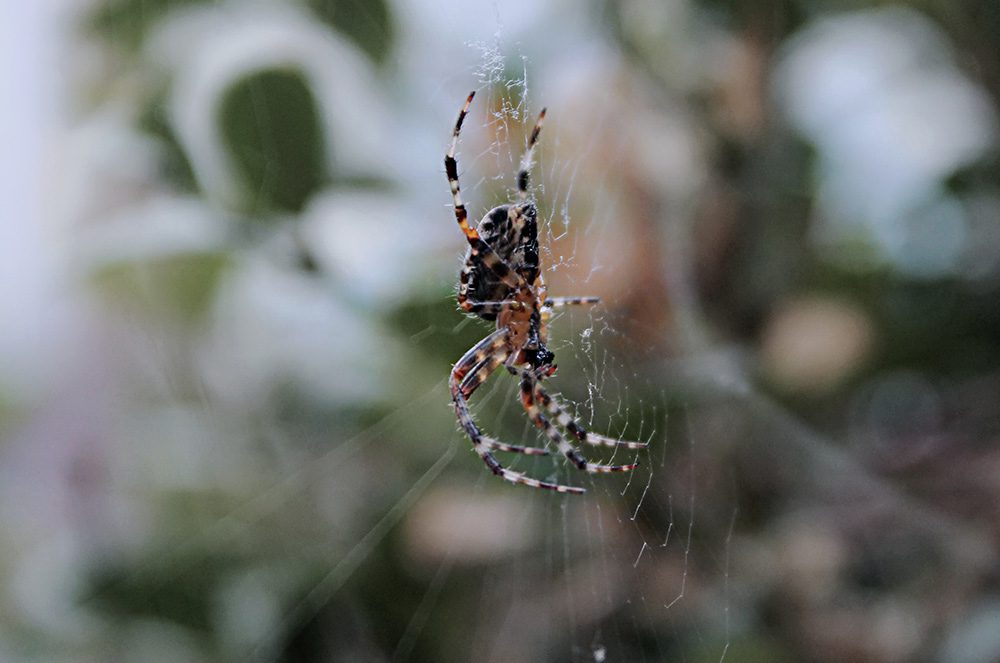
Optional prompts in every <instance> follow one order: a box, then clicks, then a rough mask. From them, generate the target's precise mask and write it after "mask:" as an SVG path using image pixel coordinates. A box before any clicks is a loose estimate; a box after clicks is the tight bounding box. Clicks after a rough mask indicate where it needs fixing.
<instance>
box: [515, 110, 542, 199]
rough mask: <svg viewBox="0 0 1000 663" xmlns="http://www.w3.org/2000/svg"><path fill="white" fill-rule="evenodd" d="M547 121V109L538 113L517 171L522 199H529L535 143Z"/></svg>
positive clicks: (518, 187)
mask: <svg viewBox="0 0 1000 663" xmlns="http://www.w3.org/2000/svg"><path fill="white" fill-rule="evenodd" d="M544 121H545V109H544V108H543V109H542V112H541V113H539V114H538V121H537V122H535V128H534V129H532V130H531V137H530V138H528V147H527V149H525V150H524V155H523V156H522V157H521V169H520V170H518V171H517V195H518V197H519V198H520V199H521V200H527V199H528V181H529V178H530V175H529V173H530V172H531V157H532V155H533V154H534V152H535V143H537V142H538V134H540V133H541V132H542V122H544Z"/></svg>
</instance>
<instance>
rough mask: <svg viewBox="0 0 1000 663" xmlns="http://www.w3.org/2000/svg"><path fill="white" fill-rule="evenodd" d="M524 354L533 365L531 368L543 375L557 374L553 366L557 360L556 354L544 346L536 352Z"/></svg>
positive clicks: (525, 352) (531, 351)
mask: <svg viewBox="0 0 1000 663" xmlns="http://www.w3.org/2000/svg"><path fill="white" fill-rule="evenodd" d="M524 354H525V356H526V358H527V360H528V363H529V364H531V367H532V368H534V369H536V370H537V371H538V372H540V373H541V374H542V375H546V376H551V375H552V374H553V373H555V372H556V367H555V366H554V365H553V364H552V360H553V359H555V358H556V355H555V353H554V352H552V351H551V350H549V349H548V348H546V347H545V346H542V347H540V348H537V349H534V350H527V349H526V350H525V351H524Z"/></svg>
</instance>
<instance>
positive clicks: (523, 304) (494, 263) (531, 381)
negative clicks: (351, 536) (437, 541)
mask: <svg viewBox="0 0 1000 663" xmlns="http://www.w3.org/2000/svg"><path fill="white" fill-rule="evenodd" d="M475 94H476V93H475V92H470V93H469V97H468V99H466V100H465V105H464V106H463V107H462V110H461V111H460V112H459V114H458V120H457V121H456V122H455V128H454V130H452V134H451V146H450V147H449V148H448V152H447V154H446V155H445V157H444V167H445V173H446V174H447V176H448V184H449V185H450V186H451V195H452V197H453V198H454V203H455V220H456V221H458V227H459V228H461V229H462V232H463V233H464V234H465V237H466V239H467V240H468V241H469V250H468V252H467V253H466V256H465V265H464V266H463V268H462V272H461V274H460V275H459V282H458V305H459V307H460V308H461V309H462V310H463V311H464V312H466V313H469V314H472V315H475V316H478V317H480V318H482V319H484V320H488V321H496V331H494V332H493V333H491V334H490V335H489V336H487V337H486V338H484V339H483V340H481V341H479V342H478V343H476V344H475V345H474V346H472V348H470V349H469V351H468V352H466V353H465V354H464V355H463V356H462V358H461V359H459V360H458V363H456V364H455V366H454V368H453V369H452V371H451V377H450V378H449V380H448V384H449V387H450V388H451V398H452V402H453V403H454V405H455V414H456V416H457V417H458V421H459V423H460V424H461V426H462V428H463V429H464V430H465V432H466V433H467V434H468V436H469V438H470V439H471V440H472V446H473V449H474V450H475V452H476V453H478V454H479V456H480V458H482V459H483V462H484V463H486V466H487V467H488V468H489V469H490V471H492V472H493V474H495V475H497V476H499V477H501V478H502V479H505V480H506V481H510V482H511V483H515V484H523V485H525V486H531V487H532V488H545V489H548V490H554V491H557V492H560V493H573V494H581V493H584V492H586V491H585V489H583V488H579V487H576V486H566V485H562V484H558V483H550V482H548V481H541V480H539V479H534V478H532V477H529V476H526V475H525V474H523V473H521V472H514V471H512V470H509V469H507V468H505V467H504V466H503V465H501V464H500V461H498V460H497V459H496V456H494V454H493V452H494V451H511V452H515V453H521V454H526V455H530V456H546V455H548V454H549V451H548V450H547V449H545V448H540V447H530V446H520V445H515V444H507V443H505V442H501V441H500V440H497V439H494V438H492V437H488V436H486V435H484V434H483V433H482V431H480V429H479V426H478V425H477V424H476V422H475V420H474V419H473V418H472V415H471V414H470V412H469V405H468V400H469V398H470V397H471V396H472V394H473V392H475V391H476V389H477V388H478V387H479V386H480V385H481V384H483V383H484V382H485V381H486V379H487V378H488V377H489V376H490V375H491V374H492V373H493V372H494V371H495V370H496V369H498V368H500V366H504V367H506V369H507V370H508V371H509V372H510V373H511V374H512V375H515V376H518V377H519V379H520V397H521V405H523V406H524V409H525V411H526V412H527V414H528V418H529V419H531V421H532V422H533V423H534V424H535V425H536V426H537V427H538V428H540V429H542V431H543V432H544V433H545V435H546V437H547V438H548V440H549V442H551V443H552V444H553V445H554V446H555V447H556V448H557V449H558V450H559V451H560V452H561V453H562V454H564V455H565V456H566V457H567V458H568V459H569V460H570V462H571V463H572V464H573V465H575V466H576V467H577V468H578V469H580V470H583V471H584V472H590V473H595V474H596V473H607V472H628V471H630V470H632V469H634V468H635V467H636V466H637V465H638V463H637V462H636V463H631V464H629V465H604V464H601V463H592V462H589V461H588V460H587V459H586V458H584V457H583V455H582V454H580V452H579V451H577V449H576V447H574V446H573V445H572V444H571V443H570V442H569V440H567V439H566V437H565V436H564V435H563V433H562V432H560V428H561V429H563V430H565V431H566V432H567V433H569V434H570V435H572V436H574V437H575V438H576V439H577V440H579V441H580V442H585V443H587V444H592V445H597V446H608V447H619V446H621V447H625V448H628V449H643V448H645V447H646V444H645V443H643V442H626V441H624V440H616V439H613V438H609V437H605V436H603V435H597V434H595V433H591V432H590V431H588V430H587V429H586V428H584V427H583V426H582V425H581V424H580V423H579V422H578V421H576V419H574V418H573V417H572V416H571V415H570V414H569V413H567V411H566V409H565V407H564V406H563V405H562V404H561V403H560V402H559V401H558V400H557V399H556V398H555V397H554V396H552V395H550V394H549V393H548V392H546V391H545V389H543V388H542V385H541V382H542V380H544V379H545V378H547V377H551V376H552V375H553V374H554V373H555V371H556V365H555V364H553V363H552V362H553V360H554V359H555V355H554V354H553V353H552V351H551V350H549V349H548V348H547V347H545V343H546V340H547V336H548V329H547V325H548V320H549V317H550V316H551V313H552V310H553V309H555V308H562V307H565V306H577V305H584V304H596V303H597V302H599V301H600V299H599V298H597V297H548V296H547V294H546V290H545V283H544V281H543V280H542V275H541V269H540V266H539V259H538V220H537V218H538V211H537V209H536V208H535V205H534V203H533V202H531V201H530V200H528V181H529V171H530V168H531V157H532V153H533V152H534V149H535V143H537V142H538V135H539V134H540V133H541V130H542V122H543V121H544V120H545V109H544V108H543V109H542V111H541V113H539V115H538V121H537V122H536V123H535V127H534V129H532V131H531V136H530V137H529V138H528V146H527V149H526V150H525V152H524V155H523V157H522V158H521V164H520V170H518V173H517V196H518V199H517V201H516V202H512V203H509V204H507V205H500V206H499V207H494V208H493V209H491V210H490V211H489V212H487V213H486V216H484V217H483V218H482V220H481V221H480V222H479V223H478V224H477V226H476V227H475V228H473V227H472V226H470V225H469V219H468V213H467V212H466V209H465V204H464V203H463V202H462V196H461V193H460V189H459V185H458V162H456V161H455V149H456V147H457V146H458V135H459V132H460V131H461V130H462V122H463V120H465V116H466V115H467V114H468V112H469V106H470V105H471V104H472V98H473V97H474V96H475ZM543 410H544V411H543ZM550 417H551V419H550ZM553 420H554V421H555V423H553Z"/></svg>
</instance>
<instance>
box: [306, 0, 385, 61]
mask: <svg viewBox="0 0 1000 663" xmlns="http://www.w3.org/2000/svg"><path fill="white" fill-rule="evenodd" d="M306 4H308V5H309V7H310V8H311V9H312V10H313V11H314V12H315V13H316V15H317V16H319V17H320V18H321V19H322V20H323V21H325V22H326V23H328V24H329V25H330V26H331V27H333V28H335V29H336V30H337V31H339V32H341V33H343V34H344V35H346V36H347V37H349V38H350V39H351V40H352V41H354V43H355V44H357V45H358V46H359V47H360V48H361V50H362V51H364V52H365V53H367V54H368V57H370V58H371V59H372V60H374V61H375V62H377V63H383V62H385V59H386V57H387V56H388V55H389V52H390V51H391V49H392V42H393V27H392V17H391V16H390V15H389V8H388V6H387V5H386V4H385V1H384V0H306Z"/></svg>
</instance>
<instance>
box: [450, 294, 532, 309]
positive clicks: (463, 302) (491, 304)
mask: <svg viewBox="0 0 1000 663" xmlns="http://www.w3.org/2000/svg"><path fill="white" fill-rule="evenodd" d="M458 305H459V307H460V308H461V309H462V310H463V311H465V312H466V313H476V314H479V313H494V314H497V313H500V312H501V311H502V310H503V309H504V307H507V308H508V309H510V310H511V311H520V310H521V309H523V308H524V304H523V303H522V302H519V301H517V300H516V299H505V300H503V301H499V302H495V301H487V302H480V301H476V300H474V299H466V298H465V297H463V296H462V295H461V293H459V297H458Z"/></svg>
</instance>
